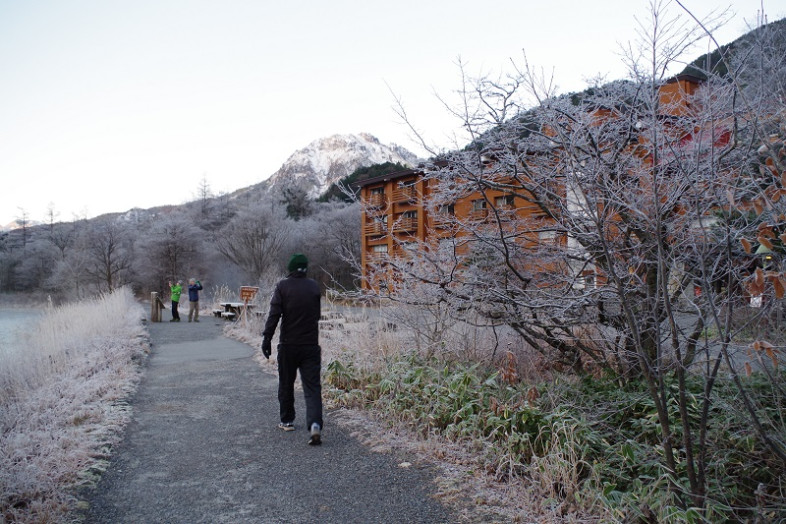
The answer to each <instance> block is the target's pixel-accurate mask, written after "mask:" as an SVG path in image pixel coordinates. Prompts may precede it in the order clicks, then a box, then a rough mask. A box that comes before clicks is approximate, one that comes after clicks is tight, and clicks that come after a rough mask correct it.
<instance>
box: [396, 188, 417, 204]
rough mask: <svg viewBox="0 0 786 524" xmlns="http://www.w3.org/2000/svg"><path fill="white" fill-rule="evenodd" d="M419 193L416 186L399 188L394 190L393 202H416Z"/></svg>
mask: <svg viewBox="0 0 786 524" xmlns="http://www.w3.org/2000/svg"><path fill="white" fill-rule="evenodd" d="M417 199H418V193H417V191H415V187H414V186H407V187H398V188H396V189H395V190H393V202H415V201H416V200H417Z"/></svg>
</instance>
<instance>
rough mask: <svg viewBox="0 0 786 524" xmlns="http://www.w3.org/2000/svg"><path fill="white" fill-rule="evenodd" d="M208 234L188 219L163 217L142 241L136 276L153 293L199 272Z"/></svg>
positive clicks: (139, 248)
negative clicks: (176, 280)
mask: <svg viewBox="0 0 786 524" xmlns="http://www.w3.org/2000/svg"><path fill="white" fill-rule="evenodd" d="M204 243H205V234H204V232H203V231H202V230H200V229H199V228H197V227H196V226H194V225H193V224H192V223H191V222H190V221H189V220H188V219H187V218H185V217H164V218H162V219H160V220H158V221H157V222H156V223H155V224H153V225H152V227H151V228H150V230H149V231H148V232H147V233H146V234H145V235H143V236H142V237H141V238H140V239H139V240H138V244H137V247H138V249H137V250H136V261H135V267H136V274H138V275H139V276H140V277H143V278H144V282H143V283H144V285H146V286H147V287H149V288H150V289H161V288H162V286H163V285H164V284H165V283H166V282H167V280H173V279H177V278H182V277H184V272H195V271H196V270H198V269H200V265H201V260H200V258H201V255H202V253H203V244H204Z"/></svg>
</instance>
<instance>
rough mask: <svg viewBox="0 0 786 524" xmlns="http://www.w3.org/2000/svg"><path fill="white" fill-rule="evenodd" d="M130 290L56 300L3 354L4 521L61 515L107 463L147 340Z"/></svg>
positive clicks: (0, 492) (0, 468)
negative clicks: (78, 490)
mask: <svg viewBox="0 0 786 524" xmlns="http://www.w3.org/2000/svg"><path fill="white" fill-rule="evenodd" d="M143 314H144V311H143V308H142V307H141V306H140V305H139V304H138V303H137V302H136V300H135V299H134V297H133V295H132V293H131V291H129V290H127V289H120V290H117V291H115V292H114V293H112V294H110V295H104V296H101V297H99V298H96V299H93V300H87V301H83V302H79V303H75V304H70V305H65V306H62V307H57V308H49V309H48V310H47V311H46V313H45V314H44V315H43V316H42V317H41V319H40V321H39V322H38V323H37V324H35V325H34V327H33V329H32V330H31V332H30V333H28V334H27V335H26V336H25V337H23V340H22V341H21V346H22V347H20V348H18V350H16V351H13V352H11V353H9V354H7V355H2V356H0V358H2V360H1V361H0V364H2V365H1V366H0V522H1V521H3V520H5V521H9V522H59V521H62V520H63V518H64V515H65V514H66V512H68V511H69V510H72V509H74V505H75V504H76V498H75V497H74V495H73V494H74V490H75V489H76V488H78V487H80V486H83V485H89V484H90V483H92V482H93V481H95V479H96V478H97V474H98V473H100V471H102V470H103V468H104V467H105V466H106V463H107V462H106V459H107V457H108V456H109V452H110V449H111V447H112V446H113V445H114V444H115V443H116V441H117V440H118V438H119V436H120V429H121V428H122V427H123V426H124V425H125V424H126V423H127V421H128V419H129V409H128V405H127V404H126V401H125V399H126V398H127V397H128V395H129V393H131V392H132V391H133V389H134V387H135V386H136V384H137V382H138V379H139V377H140V372H141V370H140V364H141V362H142V361H143V359H144V357H145V355H146V354H147V353H148V350H149V346H148V343H147V338H146V336H145V330H144V327H143V325H142V322H141V319H142V318H143Z"/></svg>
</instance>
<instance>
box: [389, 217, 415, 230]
mask: <svg viewBox="0 0 786 524" xmlns="http://www.w3.org/2000/svg"><path fill="white" fill-rule="evenodd" d="M417 229H418V219H417V218H410V217H404V218H399V219H398V220H396V221H395V222H393V231H394V232H404V231H417Z"/></svg>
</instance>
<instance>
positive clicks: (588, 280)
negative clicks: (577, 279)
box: [584, 273, 596, 289]
mask: <svg viewBox="0 0 786 524" xmlns="http://www.w3.org/2000/svg"><path fill="white" fill-rule="evenodd" d="M595 283H596V278H595V273H585V274H584V287H585V288H586V289H594V288H595Z"/></svg>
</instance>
